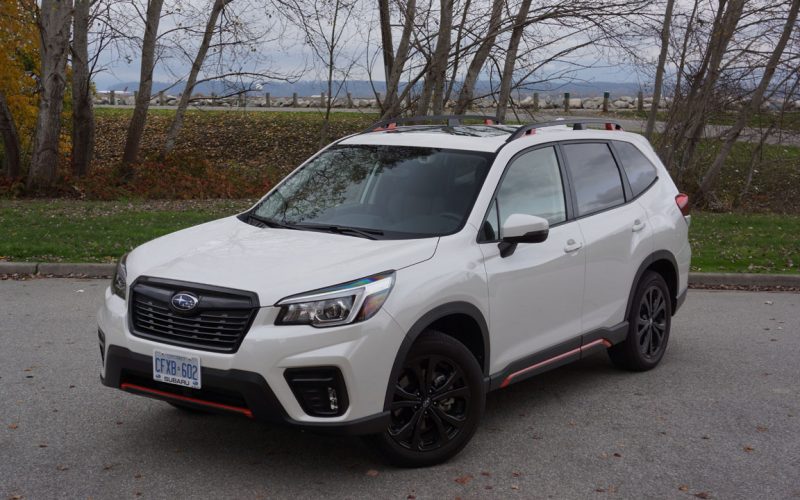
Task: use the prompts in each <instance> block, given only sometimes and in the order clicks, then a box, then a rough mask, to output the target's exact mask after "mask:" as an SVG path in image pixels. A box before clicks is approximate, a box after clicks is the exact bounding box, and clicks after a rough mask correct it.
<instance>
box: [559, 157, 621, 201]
mask: <svg viewBox="0 0 800 500" xmlns="http://www.w3.org/2000/svg"><path fill="white" fill-rule="evenodd" d="M561 147H562V150H563V151H564V156H565V157H566V160H567V168H569V171H570V174H571V176H572V183H573V185H574V186H575V193H576V195H577V198H578V215H587V214H591V213H594V212H598V211H600V210H605V209H606V208H610V207H613V206H616V205H621V204H623V203H625V194H624V192H623V189H622V179H621V178H620V176H619V169H618V168H617V164H616V162H615V161H614V156H613V155H612V154H611V150H610V149H609V147H608V145H607V144H604V143H588V144H563V145H562V146H561Z"/></svg>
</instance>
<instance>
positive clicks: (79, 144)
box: [72, 0, 95, 177]
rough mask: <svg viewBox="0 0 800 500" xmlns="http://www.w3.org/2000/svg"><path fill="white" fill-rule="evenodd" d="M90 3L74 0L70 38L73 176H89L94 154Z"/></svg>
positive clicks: (85, 0)
mask: <svg viewBox="0 0 800 500" xmlns="http://www.w3.org/2000/svg"><path fill="white" fill-rule="evenodd" d="M90 3H91V0H75V14H74V15H73V28H74V34H73V36H72V174H73V175H74V176H75V177H83V176H84V175H86V174H88V173H89V165H90V164H91V162H92V153H93V152H94V130H95V123H94V110H93V109H92V108H93V106H92V95H91V89H90V87H89V84H90V74H89V44H88V34H89V6H90Z"/></svg>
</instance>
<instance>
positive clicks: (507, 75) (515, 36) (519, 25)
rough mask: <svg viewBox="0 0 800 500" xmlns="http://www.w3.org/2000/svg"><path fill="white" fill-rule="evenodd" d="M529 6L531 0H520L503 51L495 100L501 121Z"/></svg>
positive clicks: (504, 113) (503, 119)
mask: <svg viewBox="0 0 800 500" xmlns="http://www.w3.org/2000/svg"><path fill="white" fill-rule="evenodd" d="M530 8H531V0H522V2H521V3H520V5H519V10H518V11H517V15H516V17H515V18H514V28H513V29H512V30H511V38H510V39H509V41H508V48H507V49H506V53H505V61H504V63H503V73H502V75H501V77H500V97H499V98H498V102H497V119H498V120H499V121H501V122H504V121H505V120H506V110H507V109H508V101H509V100H510V99H511V85H512V82H513V79H514V66H515V65H516V62H517V51H518V50H519V43H520V41H521V40H522V35H523V33H524V31H525V26H526V24H525V21H526V20H527V18H528V12H529V11H530Z"/></svg>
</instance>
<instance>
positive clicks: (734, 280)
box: [689, 273, 800, 287]
mask: <svg viewBox="0 0 800 500" xmlns="http://www.w3.org/2000/svg"><path fill="white" fill-rule="evenodd" d="M689 284H690V285H703V286H726V285H727V286H763V287H775V286H781V287H800V274H747V273H689Z"/></svg>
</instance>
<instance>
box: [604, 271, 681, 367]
mask: <svg viewBox="0 0 800 500" xmlns="http://www.w3.org/2000/svg"><path fill="white" fill-rule="evenodd" d="M671 323H672V302H671V300H670V293H669V288H668V287H667V283H666V282H665V281H664V278H663V277H662V276H661V275H660V274H658V273H655V272H652V271H646V272H645V273H644V275H643V276H642V279H640V280H639V283H638V285H637V286H636V293H635V294H634V296H633V302H632V304H631V310H630V312H629V313H628V325H629V326H628V336H627V337H626V338H625V340H624V341H623V342H621V343H620V344H617V345H615V346H613V347H611V348H609V349H608V356H609V357H610V358H611V361H612V362H613V363H614V364H615V365H616V366H618V367H619V368H622V369H625V370H630V371H638V372H642V371H647V370H652V369H653V368H655V367H656V366H658V363H660V362H661V359H662V358H663V357H664V352H665V351H666V349H667V342H668V341H669V332H670V326H671Z"/></svg>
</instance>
